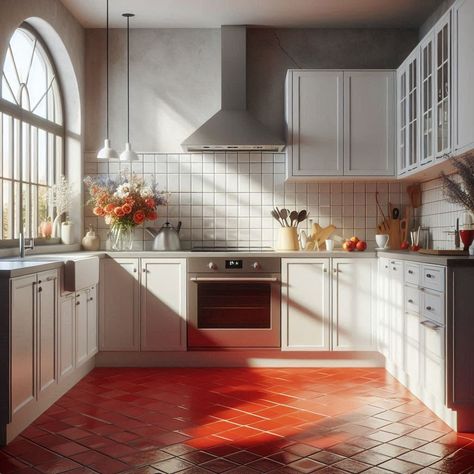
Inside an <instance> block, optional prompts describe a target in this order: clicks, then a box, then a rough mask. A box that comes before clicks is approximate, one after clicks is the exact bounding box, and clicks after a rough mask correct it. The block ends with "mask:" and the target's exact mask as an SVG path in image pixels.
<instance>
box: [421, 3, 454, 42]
mask: <svg viewBox="0 0 474 474" xmlns="http://www.w3.org/2000/svg"><path fill="white" fill-rule="evenodd" d="M454 2H455V0H442V2H441V4H440V5H439V7H438V8H437V9H436V10H435V11H434V12H433V13H432V14H431V15H430V16H429V17H428V18H427V20H426V21H425V22H424V23H423V24H422V25H421V26H420V34H419V36H420V39H422V38H423V37H424V36H425V35H426V33H428V32H429V31H430V30H431V28H432V27H433V26H434V25H435V23H436V22H437V21H438V20H439V19H440V18H441V17H442V16H443V15H444V14H445V13H446V12H447V11H448V10H449V9H450V8H451V6H452V5H453V3H454Z"/></svg>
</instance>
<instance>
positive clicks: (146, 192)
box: [140, 186, 153, 198]
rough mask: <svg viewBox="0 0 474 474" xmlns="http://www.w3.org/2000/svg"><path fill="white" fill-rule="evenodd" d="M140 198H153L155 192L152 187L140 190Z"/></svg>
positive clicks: (144, 187)
mask: <svg viewBox="0 0 474 474" xmlns="http://www.w3.org/2000/svg"><path fill="white" fill-rule="evenodd" d="M140 196H141V197H142V198H147V197H153V190H152V189H151V188H150V186H143V188H142V189H141V190H140Z"/></svg>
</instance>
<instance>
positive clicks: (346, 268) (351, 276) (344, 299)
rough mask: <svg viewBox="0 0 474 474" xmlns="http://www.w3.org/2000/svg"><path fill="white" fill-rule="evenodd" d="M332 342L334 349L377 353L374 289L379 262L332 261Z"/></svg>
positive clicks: (341, 259) (344, 259) (346, 259)
mask: <svg viewBox="0 0 474 474" xmlns="http://www.w3.org/2000/svg"><path fill="white" fill-rule="evenodd" d="M332 268H333V272H332V277H333V284H332V341H333V349H334V350H342V351H372V350H376V339H375V336H374V327H373V318H374V315H375V306H376V304H375V301H374V298H373V292H372V288H373V287H374V285H375V279H376V273H377V272H376V261H375V260H374V259H369V258H367V259H366V258H360V259H359V258H335V259H333V261H332Z"/></svg>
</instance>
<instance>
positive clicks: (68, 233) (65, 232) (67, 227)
mask: <svg viewBox="0 0 474 474" xmlns="http://www.w3.org/2000/svg"><path fill="white" fill-rule="evenodd" d="M61 242H62V243H63V244H66V245H71V244H73V243H74V224H73V223H72V222H71V221H66V222H63V223H62V224H61Z"/></svg>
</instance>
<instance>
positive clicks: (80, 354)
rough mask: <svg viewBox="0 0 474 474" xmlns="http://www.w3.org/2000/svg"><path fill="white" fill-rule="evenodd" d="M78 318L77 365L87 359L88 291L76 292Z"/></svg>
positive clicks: (76, 313)
mask: <svg viewBox="0 0 474 474" xmlns="http://www.w3.org/2000/svg"><path fill="white" fill-rule="evenodd" d="M74 304H75V319H76V367H80V366H81V365H82V364H83V363H84V362H86V361H87V359H88V357H87V292H86V290H82V291H79V292H78V293H76V300H75V303H74Z"/></svg>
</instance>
